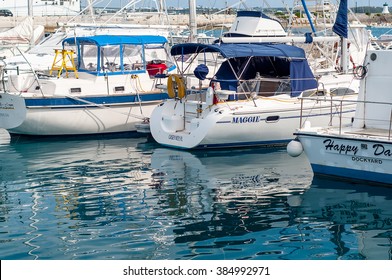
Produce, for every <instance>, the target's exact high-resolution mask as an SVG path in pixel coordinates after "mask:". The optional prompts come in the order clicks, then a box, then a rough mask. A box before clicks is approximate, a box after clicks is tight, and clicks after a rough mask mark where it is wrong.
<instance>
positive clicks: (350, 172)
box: [312, 164, 392, 184]
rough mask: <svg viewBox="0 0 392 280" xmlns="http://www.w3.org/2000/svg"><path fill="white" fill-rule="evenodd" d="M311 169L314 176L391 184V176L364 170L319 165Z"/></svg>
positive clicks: (314, 165) (313, 165)
mask: <svg viewBox="0 0 392 280" xmlns="http://www.w3.org/2000/svg"><path fill="white" fill-rule="evenodd" d="M312 169H313V172H314V173H315V174H323V175H331V176H337V177H344V178H352V179H355V180H363V181H367V182H376V183H381V184H391V183H392V174H385V173H377V172H370V171H365V170H355V169H349V168H341V167H334V166H325V165H319V164H312Z"/></svg>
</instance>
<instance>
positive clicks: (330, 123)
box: [329, 95, 333, 126]
mask: <svg viewBox="0 0 392 280" xmlns="http://www.w3.org/2000/svg"><path fill="white" fill-rule="evenodd" d="M332 121H333V96H332V95H331V106H330V114H329V125H330V126H332Z"/></svg>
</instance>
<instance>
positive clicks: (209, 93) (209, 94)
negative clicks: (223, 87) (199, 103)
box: [206, 87, 214, 106]
mask: <svg viewBox="0 0 392 280" xmlns="http://www.w3.org/2000/svg"><path fill="white" fill-rule="evenodd" d="M206 104H207V106H210V105H212V104H214V90H213V89H212V87H209V88H208V89H207V92H206Z"/></svg>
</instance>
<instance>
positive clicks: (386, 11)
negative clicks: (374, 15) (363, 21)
mask: <svg viewBox="0 0 392 280" xmlns="http://www.w3.org/2000/svg"><path fill="white" fill-rule="evenodd" d="M382 13H383V14H389V9H388V4H387V3H385V4H384V5H383V9H382Z"/></svg>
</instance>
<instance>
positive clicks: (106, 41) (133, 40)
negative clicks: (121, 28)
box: [63, 35, 167, 46]
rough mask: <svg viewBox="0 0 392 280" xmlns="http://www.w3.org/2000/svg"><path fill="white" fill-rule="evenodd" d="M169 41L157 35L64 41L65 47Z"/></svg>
mask: <svg viewBox="0 0 392 280" xmlns="http://www.w3.org/2000/svg"><path fill="white" fill-rule="evenodd" d="M166 42H167V39H166V38H165V37H163V36H159V35H157V36H155V35H96V36H86V37H70V38H67V39H65V40H64V41H63V46H64V45H76V44H82V43H90V44H94V45H97V46H109V45H123V44H127V45H145V44H165V43H166Z"/></svg>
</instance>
